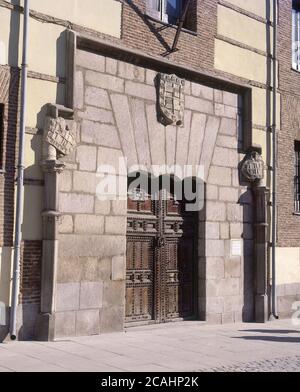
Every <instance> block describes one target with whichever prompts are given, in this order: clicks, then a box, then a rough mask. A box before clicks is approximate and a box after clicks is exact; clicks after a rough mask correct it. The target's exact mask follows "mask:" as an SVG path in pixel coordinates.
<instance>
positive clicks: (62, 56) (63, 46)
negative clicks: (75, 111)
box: [56, 30, 69, 105]
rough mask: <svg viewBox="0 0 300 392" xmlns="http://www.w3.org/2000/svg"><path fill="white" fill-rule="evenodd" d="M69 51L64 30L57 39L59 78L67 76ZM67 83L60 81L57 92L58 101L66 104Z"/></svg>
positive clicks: (57, 74) (57, 69) (57, 73)
mask: <svg viewBox="0 0 300 392" xmlns="http://www.w3.org/2000/svg"><path fill="white" fill-rule="evenodd" d="M68 55H69V53H67V30H65V31H63V32H62V33H61V34H60V36H59V37H58V39H57V41H56V76H57V77H58V78H66V76H67V72H66V59H67V56H68ZM65 87H66V85H65V84H62V83H58V85H57V92H56V103H57V104H61V105H65V104H66V97H65V93H66V91H65V90H66V88H65Z"/></svg>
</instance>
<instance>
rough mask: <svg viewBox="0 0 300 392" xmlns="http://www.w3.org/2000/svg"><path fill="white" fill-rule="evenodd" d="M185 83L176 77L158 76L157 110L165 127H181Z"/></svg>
mask: <svg viewBox="0 0 300 392" xmlns="http://www.w3.org/2000/svg"><path fill="white" fill-rule="evenodd" d="M184 86H185V81H184V80H183V79H180V78H178V77H177V76H176V75H167V74H160V78H159V109H160V117H161V121H162V123H163V124H165V125H171V124H173V125H183V118H184Z"/></svg>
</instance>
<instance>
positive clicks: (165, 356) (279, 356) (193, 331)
mask: <svg viewBox="0 0 300 392" xmlns="http://www.w3.org/2000/svg"><path fill="white" fill-rule="evenodd" d="M206 370H209V371H300V326H299V327H295V326H293V325H292V323H291V321H290V320H283V321H274V322H271V323H268V324H236V325H223V326H212V325H205V324H203V323H201V322H184V323H174V324H168V325H159V326H152V327H143V328H133V329H129V330H128V331H127V332H126V333H116V334H109V335H102V336H95V337H86V338H72V339H69V340H63V341H57V342H53V343H44V342H14V343H6V344H0V371H2V372H5V371H24V372H27V371H34V372H40V371H49V372H56V371H58V372H62V371H71V372H72V371H73V372H74V371H84V372H122V371H130V372H142V371H145V372H151V371H159V372H168V371H206Z"/></svg>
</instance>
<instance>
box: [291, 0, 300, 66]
mask: <svg viewBox="0 0 300 392" xmlns="http://www.w3.org/2000/svg"><path fill="white" fill-rule="evenodd" d="M292 26H293V31H292V63H293V68H294V69H295V70H297V71H300V1H299V0H297V1H296V0H294V1H293V11H292Z"/></svg>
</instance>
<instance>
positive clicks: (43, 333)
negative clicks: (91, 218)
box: [37, 104, 76, 340]
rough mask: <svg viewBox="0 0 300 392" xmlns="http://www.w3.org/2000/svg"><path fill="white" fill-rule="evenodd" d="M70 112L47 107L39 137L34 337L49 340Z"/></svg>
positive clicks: (71, 141)
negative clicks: (41, 182)
mask: <svg viewBox="0 0 300 392" xmlns="http://www.w3.org/2000/svg"><path fill="white" fill-rule="evenodd" d="M75 126H76V125H75V122H74V119H73V111H72V110H70V109H67V108H64V107H61V106H56V105H50V104H49V105H48V113H47V116H46V119H45V126H44V135H43V160H42V162H41V167H42V169H43V172H44V179H45V186H44V210H43V212H42V218H43V259H42V280H41V315H40V320H39V326H38V332H37V335H38V336H37V338H39V339H41V340H52V339H53V329H54V319H53V314H54V310H55V309H54V306H55V283H56V271H57V255H58V222H59V218H60V212H59V205H58V203H59V186H58V179H59V174H60V173H62V171H63V170H64V168H65V163H64V162H63V161H62V160H61V158H62V157H65V156H67V155H68V154H70V153H71V151H72V150H73V149H74V148H75V146H76V141H75Z"/></svg>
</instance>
